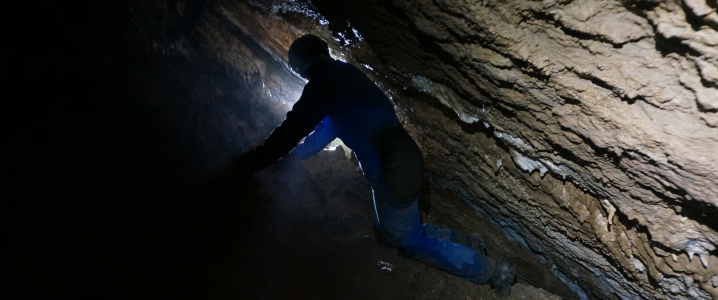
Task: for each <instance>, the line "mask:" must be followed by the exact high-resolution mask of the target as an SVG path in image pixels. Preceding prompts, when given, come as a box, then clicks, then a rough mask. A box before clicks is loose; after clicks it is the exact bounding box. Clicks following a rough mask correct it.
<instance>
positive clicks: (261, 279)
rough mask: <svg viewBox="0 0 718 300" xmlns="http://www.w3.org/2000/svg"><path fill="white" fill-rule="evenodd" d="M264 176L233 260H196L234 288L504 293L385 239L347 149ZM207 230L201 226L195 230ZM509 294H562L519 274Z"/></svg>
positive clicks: (294, 295)
mask: <svg viewBox="0 0 718 300" xmlns="http://www.w3.org/2000/svg"><path fill="white" fill-rule="evenodd" d="M257 178H258V180H259V182H260V183H261V185H262V186H263V187H264V189H265V191H266V192H267V194H268V195H269V197H268V199H267V201H266V202H265V203H264V204H263V205H262V206H263V207H262V208H259V209H258V214H257V215H255V216H253V217H250V218H249V224H248V226H249V228H251V229H250V230H240V231H241V232H243V234H244V235H245V236H242V237H237V238H236V239H234V242H235V243H236V244H235V245H234V246H236V247H237V249H239V250H238V251H237V252H236V253H234V254H232V253H231V252H223V255H225V258H223V259H226V260H228V261H231V263H228V264H222V263H221V259H220V260H219V261H218V260H217V258H210V257H204V258H200V260H195V259H192V260H193V261H192V262H191V264H193V265H196V266H195V267H196V268H204V267H203V266H202V265H205V264H207V265H205V266H208V265H211V264H213V263H214V265H213V268H216V269H218V271H219V272H215V273H218V274H226V275H227V276H226V277H225V278H223V279H220V281H224V283H223V285H224V287H225V289H226V290H225V291H224V293H227V294H226V295H227V296H230V295H231V296H235V295H236V296H239V297H246V296H248V295H251V297H252V299H497V297H495V296H494V295H493V292H492V290H491V288H490V287H489V286H488V285H484V286H479V285H475V284H473V283H470V282H468V281H465V280H462V279H459V278H455V277H453V276H451V275H448V274H446V273H443V272H441V271H438V270H435V269H432V268H429V267H426V266H425V265H423V264H421V263H418V262H414V261H411V260H409V259H406V258H404V257H401V256H399V255H398V254H397V251H396V250H393V249H388V248H383V247H380V246H378V245H377V243H376V242H375V241H374V238H373V230H372V229H371V228H372V226H371V213H372V212H373V207H372V205H371V190H370V188H369V186H368V184H367V183H366V182H365V181H364V180H363V178H362V175H361V171H360V170H359V169H358V168H357V167H356V166H354V165H353V164H352V163H351V162H350V161H348V160H346V159H345V158H344V154H343V151H333V152H332V151H323V152H322V153H320V154H319V155H317V156H315V157H313V158H311V159H308V160H307V161H304V162H302V163H295V164H286V165H279V166H278V167H272V168H269V169H267V170H265V171H262V172H260V173H259V174H257ZM207 230H211V229H209V228H207ZM206 235H207V233H204V232H202V230H201V231H198V232H196V235H194V236H191V237H188V238H190V239H198V240H202V239H203V237H204V236H206ZM202 244H205V243H204V242H202ZM205 260H207V261H205ZM209 261H211V262H209ZM188 263H189V262H188ZM215 291H216V292H219V290H215ZM217 296H218V298H224V295H217ZM507 299H560V297H558V296H555V295H552V294H550V293H548V292H546V291H544V290H541V289H539V288H536V287H533V286H531V285H528V284H526V283H523V282H518V283H516V284H515V285H514V287H513V294H512V295H511V296H510V297H509V298H507Z"/></svg>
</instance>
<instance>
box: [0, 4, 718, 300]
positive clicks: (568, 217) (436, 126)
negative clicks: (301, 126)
mask: <svg viewBox="0 0 718 300" xmlns="http://www.w3.org/2000/svg"><path fill="white" fill-rule="evenodd" d="M95 2H97V1H95ZM703 2H706V3H703ZM704 4H705V5H704ZM9 11H12V13H13V14H14V15H15V16H14V17H13V18H7V19H8V20H13V21H12V22H11V23H12V24H11V25H12V26H8V27H6V28H7V29H8V30H7V35H6V36H7V37H8V39H7V42H6V45H7V48H8V49H9V50H10V51H9V52H8V54H7V55H6V56H5V58H4V59H3V61H2V66H3V70H4V72H5V74H6V75H5V76H4V77H5V78H6V80H5V82H6V84H7V86H6V90H7V91H8V97H6V98H5V99H6V101H3V102H4V106H3V107H4V108H3V111H4V112H5V113H6V115H7V116H6V117H5V118H4V120H6V126H5V128H6V132H7V137H6V141H7V142H6V144H7V145H6V146H5V147H3V149H4V152H3V153H4V154H5V155H4V158H5V161H6V163H5V164H4V165H5V166H6V167H5V168H4V169H5V170H6V172H7V174H8V175H9V176H8V180H7V183H6V184H7V186H10V187H11V188H10V189H8V191H9V193H6V197H3V198H5V199H6V200H5V201H2V203H3V204H2V206H0V207H1V208H0V237H2V241H1V242H0V245H2V246H0V257H2V260H1V262H0V299H165V298H173V299H497V298H496V297H495V296H494V295H493V293H492V290H491V288H490V287H489V286H488V285H483V286H481V285H476V284H473V283H471V282H468V281H466V280H462V279H459V278H456V277H453V276H451V275H448V274H446V273H443V272H440V271H438V270H435V269H432V268H430V267H427V266H425V265H423V264H421V263H418V262H415V261H412V260H409V259H407V258H405V257H402V256H401V255H399V254H398V253H397V251H396V250H393V249H390V248H385V247H382V246H380V245H379V244H378V243H377V242H376V241H375V238H374V231H373V230H372V214H373V213H374V207H373V205H372V190H371V188H370V186H369V184H368V183H367V181H366V180H365V179H364V177H363V176H362V171H361V170H360V168H359V166H358V163H357V160H356V158H355V157H353V156H351V155H349V156H346V155H345V154H349V153H348V152H345V151H342V150H348V149H346V146H340V147H337V148H336V149H334V150H333V151H330V150H327V151H322V152H320V153H319V154H318V155H316V156H314V157H312V158H310V159H307V160H304V161H301V162H299V161H289V162H283V163H278V164H276V165H273V166H271V167H270V168H268V169H265V170H263V171H261V172H258V173H256V174H254V175H253V176H252V177H251V178H247V177H242V176H240V175H238V174H235V173H233V171H232V169H231V168H230V166H231V164H232V161H233V159H235V158H236V157H238V156H239V155H241V154H242V153H245V152H247V151H248V150H249V149H252V148H253V147H255V146H257V145H259V144H261V143H262V140H263V139H264V138H265V137H267V136H268V135H269V134H270V133H271V132H272V130H273V129H274V128H275V127H276V126H277V125H278V124H280V123H281V122H282V120H284V118H285V114H286V113H287V111H289V110H290V109H291V108H292V105H293V104H294V103H295V102H296V101H297V99H299V96H300V95H301V92H302V88H303V87H304V85H305V84H306V81H305V80H304V79H302V78H301V77H300V76H298V75H297V74H296V73H293V72H292V71H291V70H290V68H289V66H288V65H287V50H288V48H289V45H290V44H291V42H292V41H293V40H294V39H296V38H298V37H299V36H301V35H303V34H307V33H311V34H314V35H317V36H320V37H322V38H323V39H325V40H326V41H327V42H328V43H329V47H330V53H331V55H332V57H333V58H334V59H337V60H341V61H345V62H347V63H350V64H352V65H354V66H356V67H357V68H359V69H360V70H361V71H363V72H364V73H365V74H366V75H367V76H368V77H369V78H370V79H371V80H372V81H374V82H375V83H376V84H377V86H378V87H379V88H380V89H381V90H382V91H383V92H384V93H385V94H386V95H387V96H388V97H389V98H390V99H391V101H392V102H393V104H394V108H395V110H396V112H397V115H398V117H399V119H400V121H401V123H402V125H403V126H404V128H406V130H407V131H408V132H409V133H410V134H411V135H412V137H413V138H414V139H415V140H416V141H417V143H418V144H419V146H420V148H421V151H422V154H423V155H424V161H425V166H426V167H425V176H424V178H425V180H424V183H423V187H422V193H421V195H420V203H421V211H422V212H421V216H422V218H423V220H424V221H426V222H432V223H435V224H438V225H442V226H449V227H452V228H455V229H460V230H463V231H467V232H478V233H480V234H481V235H483V236H484V238H485V239H486V241H487V245H486V247H487V253H488V254H489V256H493V257H500V258H503V259H507V260H510V261H511V262H512V263H513V264H514V265H516V267H517V271H518V277H517V280H516V283H515V285H514V286H513V294H512V296H510V297H509V298H507V299H718V254H717V253H716V248H715V247H716V245H718V233H717V232H718V223H716V222H715V220H714V218H713V216H714V215H715V214H716V213H718V198H717V197H718V196H716V195H718V177H716V176H717V175H716V174H718V169H717V168H718V163H717V162H718V156H716V153H717V152H715V151H714V149H715V147H716V146H718V131H716V130H718V127H717V126H718V121H717V120H718V102H717V100H716V99H718V92H717V91H718V54H716V52H715V51H714V50H715V46H716V45H718V44H716V42H715V41H716V40H718V33H717V32H716V30H717V29H718V25H717V24H718V21H717V20H718V17H716V16H718V15H716V13H715V4H714V3H710V1H699V0H695V1H672V0H669V1H598V0H596V1H592V0H580V1H578V0H577V1H571V2H565V3H564V2H561V1H558V2H554V1H543V2H539V1H535V2H532V3H530V4H529V3H523V2H522V1H519V0H516V1H503V2H496V3H489V2H487V1H463V2H458V1H457V2H456V3H451V1H425V0H366V1H353V0H347V1H328V0H315V1H303V0H296V1H295V0H287V1H285V0H272V1H254V0H132V1H104V2H102V3H94V2H88V3H83V2H80V1H70V2H63V3H55V2H49V1H46V3H45V2H43V3H33V4H29V3H28V4H15V6H14V7H12V8H11V9H10V10H9ZM477 18H478V20H477ZM669 21H670V22H669ZM605 24H615V26H605ZM667 24H669V25H667ZM676 24H677V25H676ZM670 26H675V28H674V27H670ZM677 28H678V29H677Z"/></svg>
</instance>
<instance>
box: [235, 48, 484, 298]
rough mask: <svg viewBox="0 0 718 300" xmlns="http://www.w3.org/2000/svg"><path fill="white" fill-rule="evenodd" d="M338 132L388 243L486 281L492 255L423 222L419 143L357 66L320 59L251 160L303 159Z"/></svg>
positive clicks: (261, 163) (260, 164)
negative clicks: (352, 157) (298, 95)
mask: <svg viewBox="0 0 718 300" xmlns="http://www.w3.org/2000/svg"><path fill="white" fill-rule="evenodd" d="M305 136H306V138H305V140H304V142H303V143H301V144H299V145H297V144H298V143H299V142H300V140H301V139H302V138H304V137H305ZM337 137H338V138H340V139H341V140H342V141H343V142H344V144H346V145H347V146H348V147H349V148H351V149H352V150H354V152H355V153H356V157H357V159H358V160H359V163H360V166H361V169H362V171H363V172H364V177H365V178H366V179H367V180H368V181H369V183H370V184H371V187H372V191H373V195H374V208H375V214H374V225H375V229H378V231H379V232H380V233H381V235H383V238H384V239H385V241H386V242H387V243H388V244H389V245H390V246H392V247H394V248H397V249H399V250H400V251H401V253H402V254H403V255H405V256H407V257H409V258H412V259H415V260H418V261H421V262H424V263H426V264H428V265H430V266H432V267H435V268H437V269H440V270H443V271H446V272H448V273H451V274H454V275H456V276H459V277H462V278H465V279H468V280H471V281H473V282H476V283H478V284H483V283H486V282H487V281H488V279H489V278H490V277H491V275H492V273H493V271H494V266H495V262H494V260H493V259H491V258H488V257H486V256H484V255H482V254H480V253H477V252H476V251H474V250H472V249H470V248H467V247H465V246H462V245H459V244H454V243H451V242H449V240H450V239H449V237H450V236H451V232H450V230H447V229H437V228H436V227H434V226H432V225H430V224H422V223H421V220H420V213H419V204H418V194H419V190H420V185H421V175H422V172H423V162H422V156H421V152H420V150H419V147H418V146H417V145H416V143H415V142H414V140H412V138H411V136H409V134H408V133H407V132H406V131H405V130H404V128H403V127H402V126H401V124H400V123H399V119H398V118H397V116H396V113H395V112H394V108H393V105H392V103H391V102H390V101H389V99H388V98H387V97H386V96H385V95H384V93H382V91H381V90H380V89H379V88H378V87H377V86H376V85H375V84H374V83H373V82H372V81H371V80H370V79H369V78H368V77H367V76H366V75H364V74H363V73H362V72H361V71H360V70H358V69H357V68H355V67H354V66H352V65H350V64H347V63H344V62H340V61H336V60H329V61H327V62H324V63H322V64H320V65H318V66H317V69H316V70H315V71H314V72H313V76H312V78H311V79H310V80H309V82H308V83H307V85H306V86H305V87H304V91H303V93H302V96H301V98H300V99H299V101H297V103H296V104H295V105H294V107H293V108H292V110H291V111H290V112H288V113H287V118H286V120H285V121H284V122H283V123H282V124H281V125H280V126H279V127H277V128H276V129H275V130H274V131H273V132H272V134H271V135H270V137H268V138H267V139H266V140H265V143H264V145H263V146H260V147H258V148H257V149H255V150H254V151H252V152H250V154H249V157H250V158H248V159H247V160H248V161H250V162H251V163H252V166H251V169H253V170H261V169H263V168H265V167H267V166H269V165H270V164H272V163H274V162H276V161H277V160H279V159H280V158H281V157H283V156H285V155H287V153H289V152H290V151H291V153H289V156H294V157H296V158H300V159H304V158H307V157H309V156H311V155H314V154H316V153H317V152H319V151H321V150H322V149H323V148H324V147H325V146H326V145H327V144H329V143H330V142H331V141H332V140H334V139H335V138H337ZM295 146H296V148H295ZM292 148H294V150H293V151H292Z"/></svg>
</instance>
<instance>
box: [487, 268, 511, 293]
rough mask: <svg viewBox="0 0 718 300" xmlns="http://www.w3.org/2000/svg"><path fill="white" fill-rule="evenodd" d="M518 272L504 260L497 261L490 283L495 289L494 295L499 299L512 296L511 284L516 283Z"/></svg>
mask: <svg viewBox="0 0 718 300" xmlns="http://www.w3.org/2000/svg"><path fill="white" fill-rule="evenodd" d="M515 276H516V270H515V269H514V267H513V266H511V265H509V264H508V263H507V262H505V261H503V260H499V261H496V269H494V274H493V275H491V278H490V279H489V283H490V284H491V285H492V286H493V287H494V294H495V295H496V296H499V297H508V296H509V295H511V284H512V283H514V277H515Z"/></svg>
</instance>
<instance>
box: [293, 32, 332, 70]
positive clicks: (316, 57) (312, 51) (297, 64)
mask: <svg viewBox="0 0 718 300" xmlns="http://www.w3.org/2000/svg"><path fill="white" fill-rule="evenodd" d="M328 57H329V47H328V46H327V43H326V42H325V41H324V40H322V39H321V38H319V37H318V36H315V35H311V34H306V35H304V36H302V37H300V38H298V39H296V40H295V41H294V42H293V43H292V45H291V46H290V47H289V66H290V67H292V70H294V72H297V74H299V75H301V76H302V77H304V78H308V76H309V73H307V72H308V71H309V69H310V68H311V67H312V66H314V65H315V64H317V63H319V62H321V61H322V60H324V59H325V58H328Z"/></svg>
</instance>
